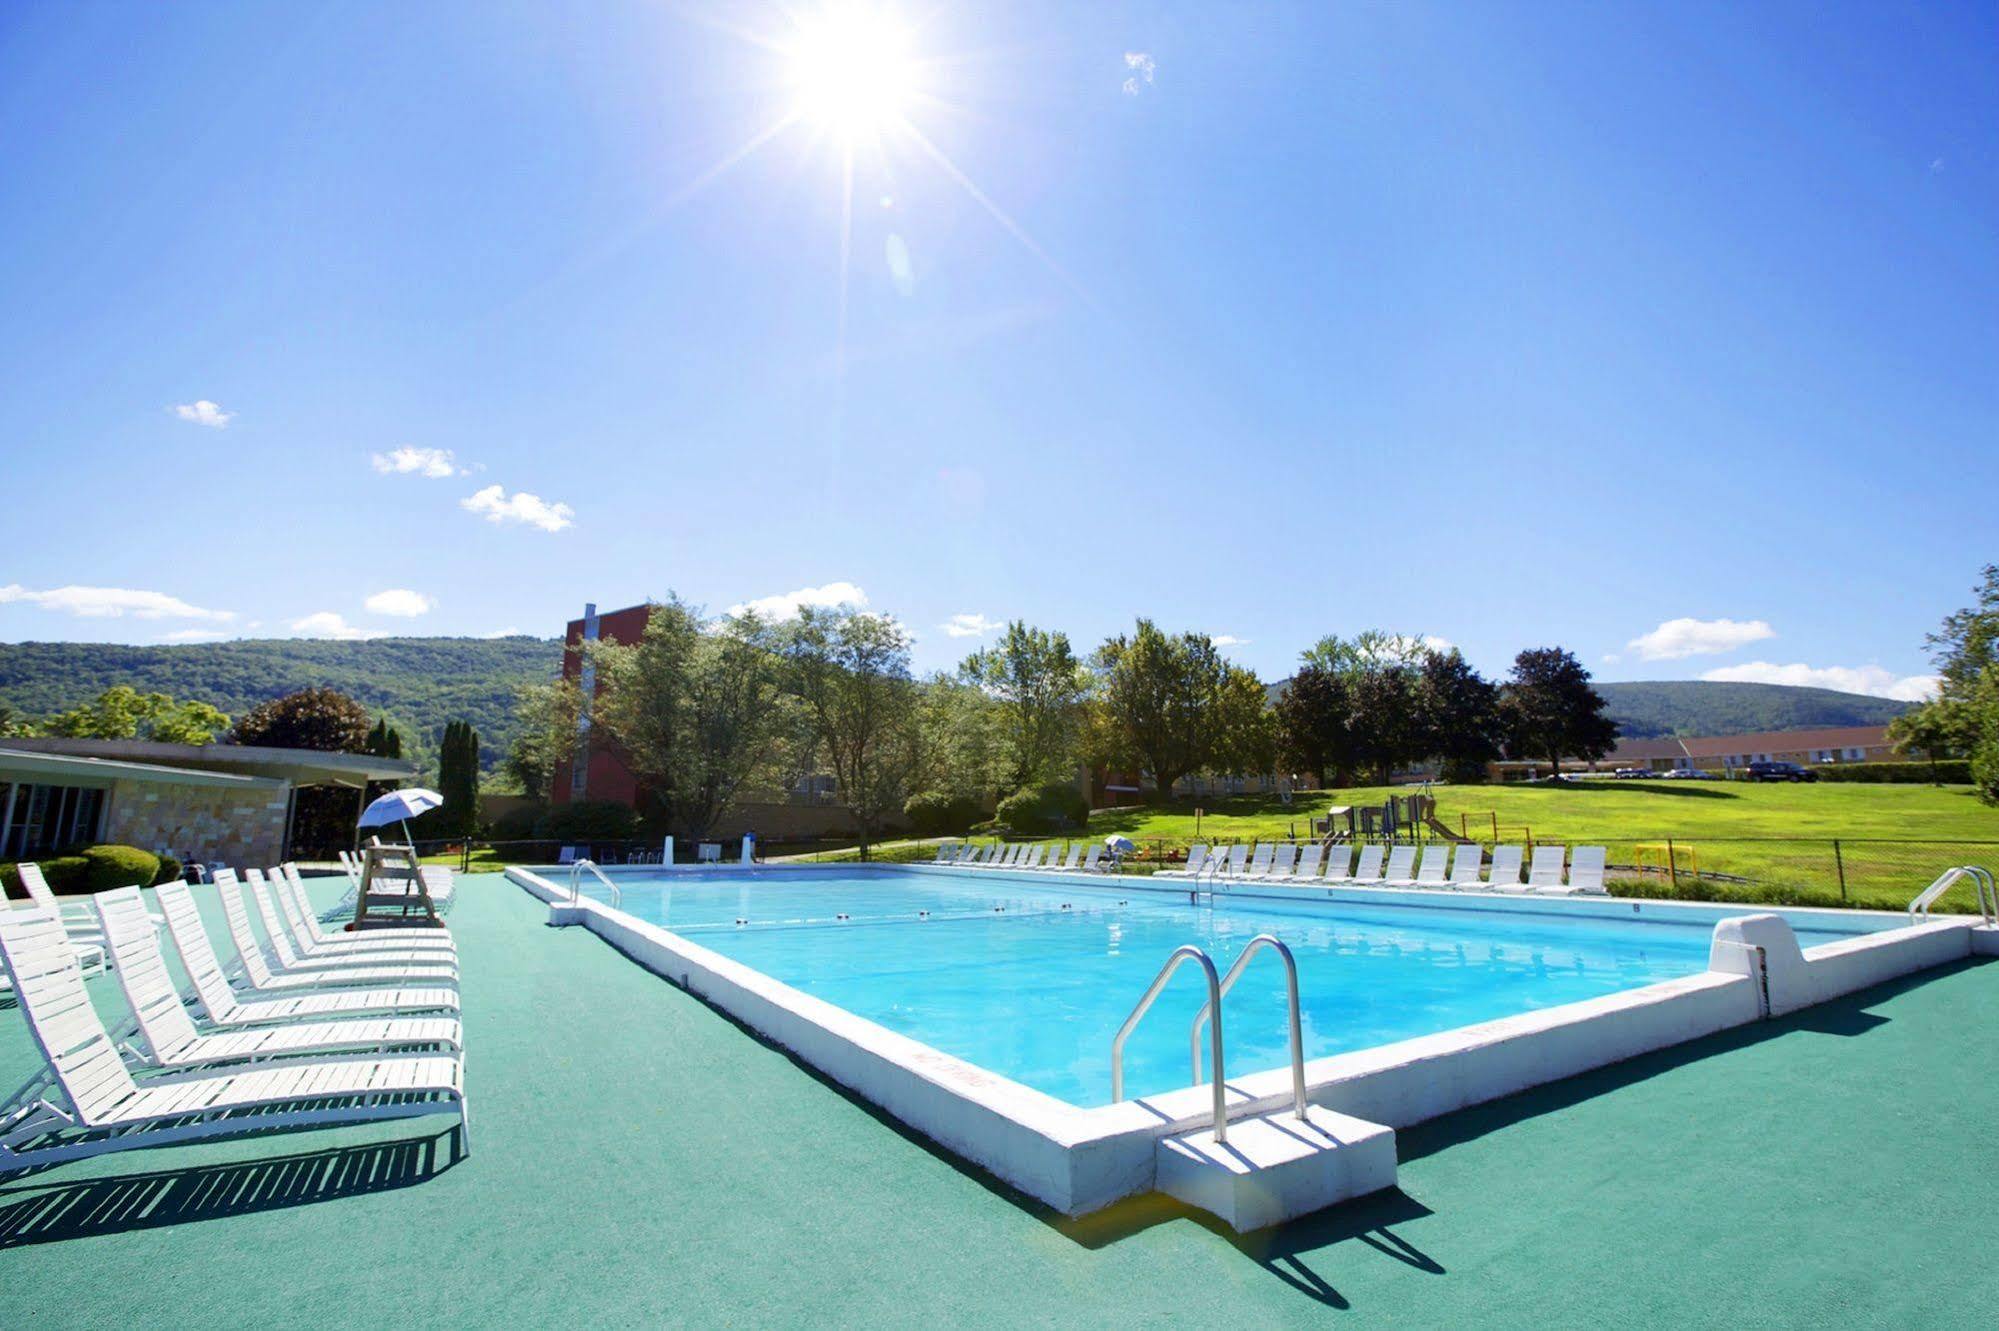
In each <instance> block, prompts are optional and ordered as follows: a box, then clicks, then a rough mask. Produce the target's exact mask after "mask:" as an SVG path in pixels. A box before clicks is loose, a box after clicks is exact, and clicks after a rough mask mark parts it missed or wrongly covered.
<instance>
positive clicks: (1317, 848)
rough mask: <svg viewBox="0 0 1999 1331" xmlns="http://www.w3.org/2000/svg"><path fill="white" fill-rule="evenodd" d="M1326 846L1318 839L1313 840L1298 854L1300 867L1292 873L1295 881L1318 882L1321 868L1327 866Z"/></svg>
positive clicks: (1292, 878) (1292, 879)
mask: <svg viewBox="0 0 1999 1331" xmlns="http://www.w3.org/2000/svg"><path fill="white" fill-rule="evenodd" d="M1325 863H1326V848H1325V846H1324V845H1322V844H1320V843H1319V842H1317V841H1314V842H1311V843H1309V844H1308V845H1306V846H1305V848H1304V849H1303V850H1302V851H1300V852H1299V854H1298V868H1297V869H1296V870H1295V871H1294V872H1293V873H1292V875H1291V881H1292V882H1294V883H1310V882H1316V881H1317V880H1318V877H1319V870H1320V869H1322V868H1324V867H1325Z"/></svg>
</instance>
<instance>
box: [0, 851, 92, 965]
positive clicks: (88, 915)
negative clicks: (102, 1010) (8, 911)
mask: <svg viewBox="0 0 1999 1331" xmlns="http://www.w3.org/2000/svg"><path fill="white" fill-rule="evenodd" d="M14 872H15V873H16V874H17V875H19V877H20V879H21V886H22V887H24V888H26V889H27V890H28V900H29V901H30V902H31V903H33V904H34V905H35V906H37V907H39V908H40V909H42V910H45V911H47V912H48V913H50V914H51V915H54V916H55V917H56V919H57V920H59V921H60V922H61V923H62V929H63V933H64V934H65V935H67V936H68V938H69V944H70V946H71V947H73V948H75V949H76V961H77V964H78V965H79V966H81V967H83V969H84V970H85V972H87V973H89V974H95V973H97V972H98V971H101V970H103V969H104V967H105V965H106V957H105V955H104V930H103V927H102V926H100V925H99V924H98V922H97V916H96V913H95V912H93V911H92V910H91V909H90V907H89V905H88V904H86V903H85V902H81V901H71V902H61V901H58V900H57V899H56V894H55V891H54V890H53V889H52V888H50V887H49V880H48V879H46V878H44V877H42V866H41V865H39V864H35V863H33V862H32V861H29V862H25V863H21V864H17V865H15V866H14ZM11 904H12V903H10V902H8V901H7V900H6V899H5V897H4V896H0V907H5V906H9V905H11ZM16 909H19V908H18V907H16Z"/></svg>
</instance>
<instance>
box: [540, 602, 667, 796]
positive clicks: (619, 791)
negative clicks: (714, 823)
mask: <svg viewBox="0 0 1999 1331" xmlns="http://www.w3.org/2000/svg"><path fill="white" fill-rule="evenodd" d="M651 617H652V615H651V610H650V608H649V607H647V606H643V605H634V606H628V607H626V608H625V609H623V610H613V611H611V612H610V613H609V614H607V615H600V614H598V613H597V607H596V605H595V604H594V603H593V604H590V605H586V606H584V607H583V618H581V619H572V620H570V621H569V627H568V629H567V630H566V631H565V632H564V633H563V635H562V677H563V678H564V679H573V680H576V681H577V682H578V683H579V684H580V685H581V686H582V689H583V715H584V721H583V745H582V754H583V761H582V762H580V763H570V762H565V763H559V764H557V766H556V769H555V780H554V781H553V782H552V783H551V785H550V789H549V798H550V799H551V800H552V801H553V802H554V803H556V804H568V803H570V802H572V801H574V800H615V801H617V802H618V803H619V804H624V805H627V806H634V807H635V806H637V804H638V802H639V796H640V794H641V792H640V790H639V783H638V778H637V777H635V776H633V775H632V769H631V768H630V767H628V766H627V765H626V763H625V759H624V755H623V754H621V753H619V752H618V746H617V745H615V744H613V743H611V742H610V741H609V740H608V739H607V738H605V737H603V736H599V735H595V734H592V733H591V727H590V722H589V714H590V704H591V702H592V701H593V700H594V698H595V696H596V692H597V682H596V680H595V679H594V678H593V677H592V671H591V668H590V664H589V662H588V661H586V660H584V657H583V644H584V643H586V642H594V641H596V640H598V639H603V640H605V641H608V642H616V643H633V642H637V641H638V640H639V639H640V638H641V637H643V636H644V634H645V631H646V623H647V621H648V620H650V619H651Z"/></svg>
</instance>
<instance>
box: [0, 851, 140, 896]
mask: <svg viewBox="0 0 1999 1331" xmlns="http://www.w3.org/2000/svg"><path fill="white" fill-rule="evenodd" d="M35 863H37V864H39V865H41V867H42V877H43V878H45V879H47V880H48V884H49V888H50V890H52V891H53V892H55V893H56V895H58V896H65V895H69V894H72V893H79V892H109V891H110V890H111V889H112V888H114V887H131V886H133V885H134V884H136V885H138V886H140V887H151V886H152V885H153V884H154V883H156V882H158V881H160V869H161V864H160V857H159V856H157V855H155V854H153V852H152V851H150V850H140V849H139V848H138V847H137V846H87V847H85V848H84V849H82V850H80V851H77V852H76V853H75V854H73V855H52V856H50V857H49V858H48V859H45V860H37V861H35ZM0 885H4V886H5V887H6V889H7V895H9V896H12V897H26V896H27V895H28V892H27V889H26V888H24V887H22V886H21V875H20V873H19V872H18V871H17V870H16V869H15V868H14V866H13V865H12V864H0Z"/></svg>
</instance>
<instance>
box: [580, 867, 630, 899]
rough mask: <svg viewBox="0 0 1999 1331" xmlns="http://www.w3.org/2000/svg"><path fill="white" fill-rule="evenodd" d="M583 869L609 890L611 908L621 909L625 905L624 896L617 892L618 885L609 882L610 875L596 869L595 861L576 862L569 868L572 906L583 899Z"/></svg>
mask: <svg viewBox="0 0 1999 1331" xmlns="http://www.w3.org/2000/svg"><path fill="white" fill-rule="evenodd" d="M585 869H588V870H589V871H590V872H591V873H592V874H594V875H595V876H596V878H597V881H598V882H600V883H602V884H603V885H604V886H605V887H606V888H608V889H609V890H610V893H611V904H612V905H613V906H620V907H622V906H623V905H624V904H625V894H624V893H623V892H620V891H619V890H618V885H617V884H616V883H614V882H612V881H611V879H610V875H608V874H606V873H605V872H604V871H603V870H602V869H599V868H598V867H597V861H595V860H577V861H576V862H575V863H573V864H571V865H570V866H569V900H570V903H571V904H572V905H573V904H574V903H576V902H578V901H581V900H582V899H583V871H584V870H585Z"/></svg>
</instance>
